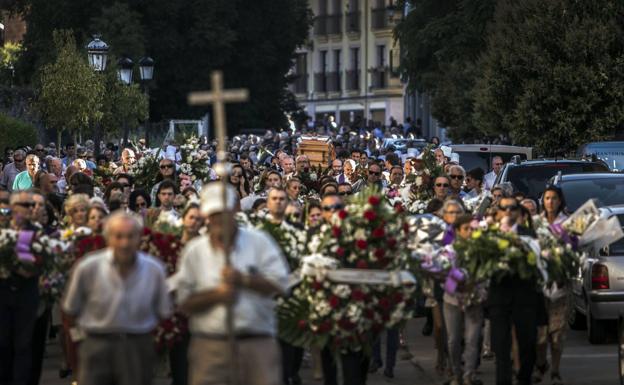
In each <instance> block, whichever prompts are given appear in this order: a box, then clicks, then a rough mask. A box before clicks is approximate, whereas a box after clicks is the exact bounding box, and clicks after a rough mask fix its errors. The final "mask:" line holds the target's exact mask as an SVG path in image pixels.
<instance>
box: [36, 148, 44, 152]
mask: <svg viewBox="0 0 624 385" xmlns="http://www.w3.org/2000/svg"><path fill="white" fill-rule="evenodd" d="M35 151H36V152H43V151H45V150H44V149H43V148H35Z"/></svg>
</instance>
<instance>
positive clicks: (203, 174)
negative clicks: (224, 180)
mask: <svg viewBox="0 0 624 385" xmlns="http://www.w3.org/2000/svg"><path fill="white" fill-rule="evenodd" d="M180 155H181V159H182V164H180V174H183V175H187V176H188V177H189V178H190V179H191V181H192V182H193V183H194V182H195V181H197V180H199V181H201V182H202V183H205V182H208V181H210V180H211V175H210V167H209V166H208V160H209V159H208V152H206V151H204V150H201V149H200V148H199V139H198V138H197V137H195V136H191V137H188V138H185V140H184V144H182V145H181V146H180Z"/></svg>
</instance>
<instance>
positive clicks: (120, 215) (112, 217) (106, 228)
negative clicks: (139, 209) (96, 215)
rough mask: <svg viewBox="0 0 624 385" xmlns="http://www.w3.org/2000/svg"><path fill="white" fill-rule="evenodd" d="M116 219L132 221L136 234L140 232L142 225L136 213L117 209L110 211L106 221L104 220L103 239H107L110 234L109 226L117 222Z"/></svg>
mask: <svg viewBox="0 0 624 385" xmlns="http://www.w3.org/2000/svg"><path fill="white" fill-rule="evenodd" d="M118 221H128V222H132V225H133V227H134V230H135V231H136V232H137V233H138V234H141V231H142V230H143V225H142V224H141V221H140V220H139V218H137V216H136V215H134V214H131V213H126V212H124V211H121V210H118V211H115V212H114V213H112V214H111V215H110V216H109V217H108V218H107V219H106V222H104V229H103V231H102V235H104V238H105V239H108V236H109V235H110V231H111V227H112V226H113V224H114V223H115V222H118Z"/></svg>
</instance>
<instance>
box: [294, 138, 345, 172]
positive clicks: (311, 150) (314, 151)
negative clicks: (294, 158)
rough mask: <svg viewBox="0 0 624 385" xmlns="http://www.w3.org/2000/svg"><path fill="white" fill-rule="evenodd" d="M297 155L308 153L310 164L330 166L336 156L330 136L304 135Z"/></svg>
mask: <svg viewBox="0 0 624 385" xmlns="http://www.w3.org/2000/svg"><path fill="white" fill-rule="evenodd" d="M297 155H307V157H308V158H309V159H310V165H312V166H318V165H320V166H321V167H329V166H330V164H331V161H332V160H333V159H334V158H335V157H336V154H335V152H334V146H333V145H332V144H331V139H330V138H329V136H302V137H301V142H299V147H298V148H297Z"/></svg>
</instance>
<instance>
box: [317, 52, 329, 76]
mask: <svg viewBox="0 0 624 385" xmlns="http://www.w3.org/2000/svg"><path fill="white" fill-rule="evenodd" d="M319 53H320V56H319V58H320V60H321V61H320V63H319V64H320V70H321V71H320V72H322V73H325V72H327V64H328V63H327V51H319Z"/></svg>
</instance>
